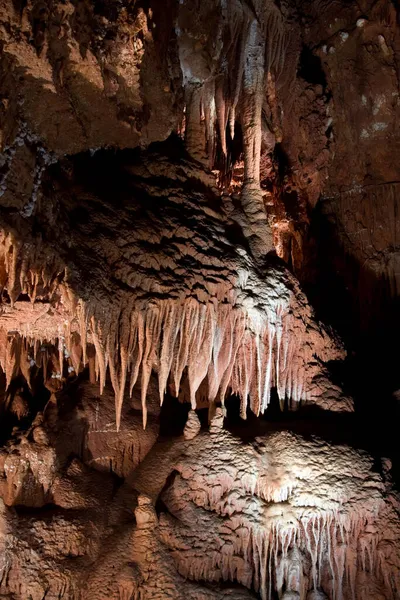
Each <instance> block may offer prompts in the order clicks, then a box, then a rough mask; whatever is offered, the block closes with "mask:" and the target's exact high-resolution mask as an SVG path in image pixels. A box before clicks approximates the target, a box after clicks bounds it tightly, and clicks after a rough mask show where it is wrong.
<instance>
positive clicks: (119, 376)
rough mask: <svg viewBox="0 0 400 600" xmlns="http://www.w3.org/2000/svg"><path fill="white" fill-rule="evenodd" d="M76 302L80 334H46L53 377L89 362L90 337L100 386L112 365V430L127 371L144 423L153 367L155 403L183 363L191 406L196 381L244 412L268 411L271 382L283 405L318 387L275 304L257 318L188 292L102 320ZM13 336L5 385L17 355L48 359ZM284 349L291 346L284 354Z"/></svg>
mask: <svg viewBox="0 0 400 600" xmlns="http://www.w3.org/2000/svg"><path fill="white" fill-rule="evenodd" d="M77 306H78V308H77V315H75V317H74V319H75V322H76V321H77V322H78V323H79V326H78V329H79V333H78V331H76V332H75V333H73V334H71V331H70V326H68V324H66V323H64V326H63V329H61V330H60V329H58V331H57V330H56V331H55V335H54V338H53V339H52V340H46V341H47V342H50V343H51V344H54V346H55V347H54V353H53V354H54V359H53V362H54V360H56V361H57V368H56V372H57V377H59V378H61V377H62V374H63V371H64V368H65V369H66V370H67V371H68V372H72V371H73V372H75V373H78V372H79V370H80V368H81V367H82V366H83V365H86V364H87V363H88V360H90V354H89V353H88V351H87V344H88V340H90V344H93V350H91V353H92V352H95V356H96V364H97V372H98V378H99V385H100V392H102V391H103V389H104V385H105V381H106V371H107V366H108V368H109V371H110V378H111V382H112V385H113V387H114V391H115V395H116V420H117V428H119V426H120V419H121V409H122V404H123V398H124V394H125V388H126V382H127V375H128V373H130V378H131V381H130V391H131V392H132V388H133V386H134V385H135V383H136V381H137V379H138V375H139V373H140V372H141V395H142V408H143V423H144V425H145V424H146V394H147V386H148V382H149V378H150V374H151V371H152V370H153V369H155V370H156V371H157V372H158V376H159V390H160V401H161V402H162V399H163V396H164V393H165V390H166V387H167V382H168V380H169V379H170V378H171V380H172V382H173V384H174V389H175V393H176V395H178V393H179V388H180V386H181V382H182V377H183V374H184V371H185V369H187V376H188V383H189V389H190V401H191V403H192V408H195V407H196V393H197V390H198V389H199V387H200V384H201V383H202V382H203V381H204V380H207V382H208V384H207V389H208V398H209V401H210V402H213V401H214V400H215V398H216V397H217V395H218V393H219V400H221V401H222V402H223V401H224V398H225V395H226V393H227V391H228V390H231V391H232V392H233V393H235V394H237V395H238V396H239V397H240V399H241V415H242V416H243V417H244V418H245V417H246V411H247V407H248V406H250V408H251V410H252V411H253V412H254V413H255V414H257V415H258V414H260V413H261V414H262V413H264V412H265V411H266V409H267V408H268V405H269V402H270V397H271V389H272V388H273V387H277V390H278V395H279V399H280V401H281V404H283V403H284V401H285V399H286V398H291V399H292V401H293V402H294V403H295V404H298V403H300V402H301V401H304V400H307V401H310V400H312V399H313V397H315V398H317V395H318V388H316V389H315V387H312V386H311V385H310V384H311V381H312V379H313V375H314V373H315V369H314V370H313V368H312V367H311V370H310V364H309V363H310V362H311V358H312V349H310V347H309V346H308V345H305V344H304V339H305V337H304V336H306V332H305V330H304V329H303V332H302V333H301V330H300V331H297V333H296V325H297V323H294V322H293V320H292V316H291V315H290V313H289V312H284V311H283V310H282V308H281V307H280V306H279V305H278V306H279V308H278V310H277V313H276V314H275V315H274V314H270V315H268V314H265V315H264V316H263V317H261V320H260V315H259V314H255V315H252V314H251V313H250V312H248V311H246V310H245V309H244V308H243V307H240V306H237V307H233V306H232V305H230V304H225V303H223V302H222V303H218V302H216V301H214V302H208V303H200V302H198V301H197V300H195V299H193V298H191V299H188V300H186V301H184V302H179V301H178V302H177V301H173V300H160V301H157V302H156V301H153V303H152V304H150V305H148V306H147V307H144V308H143V309H142V310H135V309H133V310H132V312H130V313H129V314H126V312H124V311H121V313H120V314H119V316H115V317H113V318H111V319H110V318H108V319H106V321H103V322H102V321H101V320H100V319H98V320H97V319H96V317H95V316H94V315H92V316H91V317H89V316H88V315H89V312H90V311H89V310H88V309H87V308H86V307H85V306H84V305H83V304H82V303H78V305H77ZM18 339H19V336H17V337H15V335H11V336H9V337H8V341H7V343H6V347H7V356H6V358H4V356H3V359H2V361H1V366H2V368H3V370H4V372H5V373H6V377H7V384H8V385H9V383H10V381H11V379H12V377H14V376H15V371H16V369H17V368H20V367H21V364H20V363H21V361H22V360H24V361H25V362H26V361H27V358H26V357H27V356H28V354H29V355H31V356H33V357H34V361H35V362H36V363H38V364H42V365H43V368H45V369H47V368H48V364H49V360H50V358H49V357H47V358H45V357H44V356H42V355H41V354H42V348H40V349H38V347H37V346H33V345H32V344H33V339H31V340H30V339H29V338H27V339H28V344H27V345H26V346H24V348H25V347H26V350H25V351H24V352H21V349H20V348H21V343H20V342H19V341H17V340H18ZM41 341H42V342H43V341H45V340H41ZM288 347H290V349H291V350H290V353H289V356H288V359H285V358H284V357H285V348H286V349H287V348H288ZM38 353H39V354H40V355H41V356H40V357H39V358H38V356H37V355H38ZM286 353H287V351H286ZM91 355H92V356H93V354H91ZM88 357H89V358H88ZM64 365H65V366H64ZM52 368H53V367H52ZM53 370H54V368H53ZM339 405H340V403H338V408H339ZM340 408H343V407H342V406H341V405H340ZM344 408H345V409H348V408H349V406H346V405H345V407H344Z"/></svg>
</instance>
